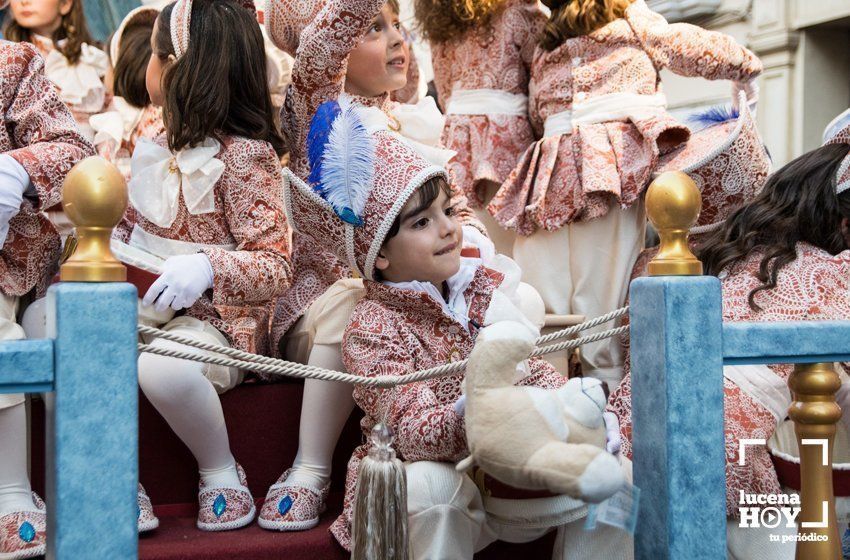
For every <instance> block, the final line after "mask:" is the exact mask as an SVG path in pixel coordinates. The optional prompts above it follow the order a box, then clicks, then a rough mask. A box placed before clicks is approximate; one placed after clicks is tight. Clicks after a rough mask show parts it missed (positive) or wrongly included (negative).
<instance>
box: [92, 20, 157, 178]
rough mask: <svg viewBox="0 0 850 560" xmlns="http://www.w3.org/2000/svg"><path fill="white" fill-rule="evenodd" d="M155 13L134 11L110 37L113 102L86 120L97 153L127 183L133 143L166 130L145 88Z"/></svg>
mask: <svg viewBox="0 0 850 560" xmlns="http://www.w3.org/2000/svg"><path fill="white" fill-rule="evenodd" d="M158 14H159V10H156V9H155V8H149V7H140V8H136V9H135V10H132V11H131V12H130V13H128V14H127V15H126V16H125V17H124V19H123V21H122V22H121V25H119V26H118V29H117V30H116V31H115V33H114V34H113V35H112V40H111V41H110V43H109V57H110V59H111V62H112V72H111V79H112V93H113V97H112V102H111V103H110V104H109V109H108V110H107V111H106V112H104V113H100V114H98V115H93V116H92V117H91V119H90V121H89V122H90V124H91V126H92V128H93V129H94V131H95V137H94V144H95V148H96V149H97V152H98V154H100V155H102V156H103V157H105V158H106V159H108V160H109V161H111V162H112V163H114V164H115V165H117V166H118V168H119V169H120V170H121V172H122V173H123V174H124V177H125V178H126V179H127V180H129V179H130V158H131V157H132V155H133V150H134V149H135V148H136V142H137V141H138V140H139V139H140V138H147V139H148V140H153V139H154V138H156V137H157V136H159V135H160V134H162V133H163V132H164V131H165V129H164V125H163V124H162V107H157V106H156V105H154V104H153V103H151V99H150V95H148V90H147V87H146V86H145V74H146V73H147V63H148V61H149V60H150V56H151V40H150V39H151V33H152V31H153V24H154V21H156V17H157V15H158Z"/></svg>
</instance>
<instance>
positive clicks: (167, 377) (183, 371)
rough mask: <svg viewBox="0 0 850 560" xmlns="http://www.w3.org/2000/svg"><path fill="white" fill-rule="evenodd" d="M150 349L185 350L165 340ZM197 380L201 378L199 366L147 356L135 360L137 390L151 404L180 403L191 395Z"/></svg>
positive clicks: (169, 358)
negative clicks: (172, 401)
mask: <svg viewBox="0 0 850 560" xmlns="http://www.w3.org/2000/svg"><path fill="white" fill-rule="evenodd" d="M151 346H154V347H157V348H164V349H169V350H177V351H182V350H185V347H183V346H181V345H179V344H177V343H176V342H170V341H167V340H155V341H154V342H153V343H152V344H151ZM197 377H203V364H201V363H200V362H191V361H189V360H181V359H178V358H171V357H167V356H160V355H158V354H149V353H147V352H145V353H142V354H141V355H140V356H139V387H141V388H142V391H143V392H144V393H145V395H146V396H147V397H148V398H149V399H151V400H154V399H155V400H161V399H167V400H174V401H180V400H184V399H185V398H186V397H188V396H189V394H190V393H191V392H192V387H193V382H194V381H195V378H197Z"/></svg>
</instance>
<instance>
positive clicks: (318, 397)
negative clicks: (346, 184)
mask: <svg viewBox="0 0 850 560" xmlns="http://www.w3.org/2000/svg"><path fill="white" fill-rule="evenodd" d="M322 4H323V7H322V8H321V9H320V10H318V13H317V15H316V16H315V17H313V18H309V15H306V16H304V17H307V18H309V21H310V22H311V23H310V24H309V25H307V27H306V28H305V29H304V30H303V32H302V33H301V34H300V40H299V41H298V45H297V54H296V57H295V65H294V67H293V72H292V85H291V87H290V89H289V92H288V94H287V101H286V104H285V105H284V108H283V110H282V111H281V121H282V128H283V129H284V130H285V131H288V135H289V137H290V138H289V139H290V155H291V160H290V168H291V169H292V171H293V173H294V174H295V175H296V176H297V177H300V178H302V179H306V178H307V176H308V174H309V171H310V168H309V165H308V157H307V155H308V152H307V134H308V128H309V123H310V120H311V118H312V117H313V115H314V114H315V112H316V110H317V109H318V107H319V105H321V104H322V103H323V102H325V101H328V100H334V99H338V98H348V99H356V100H358V102H359V103H361V104H362V105H363V106H364V109H363V116H364V118H365V119H367V121H368V122H367V124H366V126H368V127H369V128H370V129H374V130H386V131H388V132H389V133H391V134H393V135H395V136H397V137H398V138H399V139H401V140H402V141H403V142H404V143H406V144H407V145H408V146H412V147H414V149H415V150H416V151H417V153H420V154H424V155H425V157H426V158H428V159H429V160H430V161H432V162H436V163H437V164H438V165H445V163H446V162H447V161H448V160H449V159H450V157H451V155H452V153H451V152H449V151H447V150H444V149H442V148H441V147H440V146H439V136H440V131H441V130H442V120H441V116H440V114H439V111H438V109H437V108H436V106H435V105H434V103H433V100H431V99H430V98H429V99H428V100H424V101H423V102H421V103H420V104H419V105H416V106H414V105H403V104H398V103H395V102H393V101H391V99H390V92H393V91H396V90H398V89H401V88H403V87H404V86H405V85H406V83H407V71H408V63H409V58H408V54H407V52H408V51H407V47H406V46H405V44H404V38H403V36H402V33H401V30H400V24H399V22H398V5H397V3H396V2H395V0H390V1H389V2H386V0H331V1H327V2H322ZM307 8H308V6H305V4H304V3H303V2H302V1H301V0H297V1H276V2H271V3H269V5H268V6H267V8H266V13H265V15H266V22H267V25H268V29H269V31H270V33H271V35H272V38H273V39H274V40H275V42H276V44H278V45H279V46H281V48H284V50H286V48H292V46H293V45H292V43H293V34H292V33H291V29H292V24H291V22H292V21H293V20H292V17H291V16H292V14H290V11H292V12H293V14H299V13H305V14H309V13H311V12H309V10H307ZM287 14H289V15H287ZM287 45H289V47H287ZM429 102H430V104H429ZM454 198H455V203H456V206H457V209H458V216H459V219H460V220H461V221H462V222H464V223H467V224H469V225H468V227H467V228H466V229H467V230H470V231H472V230H475V228H476V227H477V228H479V229H478V230H475V231H476V233H477V234H478V238H481V239H482V241H481V243H482V245H487V243H488V242H489V240H486V238H485V237H484V235H483V227H482V226H481V225H480V223H478V222H477V220H476V219H475V217H474V215H473V214H472V212H471V211H470V210H469V209H468V208H467V207H466V200H465V197H463V195H462V193H459V192H458V193H457V194H456V195H455V197H454ZM305 233H306V234H310V235H311V236H312V232H310V231H304V232H302V231H297V230H296V232H295V234H294V237H293V250H294V255H293V263H294V268H295V277H294V278H293V283H292V287H291V288H290V289H289V290H288V291H287V293H286V294H285V295H284V296H283V297H282V298H280V300H279V301H278V303H277V307H276V310H275V317H274V321H273V324H272V345H273V348H272V349H273V350H275V349H276V350H279V352H280V353H281V354H283V355H285V356H286V358H287V359H289V360H292V361H295V362H300V363H309V364H311V365H317V366H321V367H325V368H328V369H334V370H342V369H343V368H344V367H345V366H344V364H343V362H342V358H341V350H340V344H341V342H342V335H343V330H344V328H345V325H346V323H347V322H348V317H349V315H350V313H351V310H352V309H353V307H354V305H355V304H356V303H357V301H358V300H359V299H360V297H362V295H363V285H362V281H361V280H360V279H359V278H353V277H352V271H351V269H350V268H349V266H348V264H347V263H346V262H344V261H340V260H339V259H338V258H337V256H336V255H335V254H334V253H333V252H331V251H329V250H328V249H327V247H325V246H324V245H323V244H318V243H316V241H315V240H314V239H313V238H312V237H310V236H307V235H305ZM474 235H475V233H472V232H470V233H469V236H470V237H472V236H474ZM490 247H492V244H490ZM491 251H492V249H491ZM351 391H352V388H351V387H350V386H349V385H347V384H343V383H334V382H325V381H318V380H306V381H305V388H304V398H303V401H302V408H301V411H302V412H301V424H300V431H299V436H300V437H299V450H298V455H297V456H296V459H295V463H294V465H293V468H292V469H290V470H287V471H286V472H284V473H283V475H282V476H281V477H280V479H279V480H278V481H277V483H275V484H274V485H272V487H271V488H270V489H269V493H268V495H267V497H266V504H267V505H266V506H265V507H264V508H263V510H262V511H261V513H260V519H259V524H260V526H261V527H264V528H266V529H275V530H301V529H309V528H310V527H313V526H315V525H316V524H317V523H318V518H319V512H320V511H321V510H322V508H323V507H324V502H325V498H326V496H327V491H328V487H329V482H330V472H331V458H332V454H333V450H334V447H335V446H336V442H337V439H338V438H339V434H340V432H341V430H342V427H343V426H344V424H345V421H346V420H347V419H348V416H349V415H350V413H351V411H352V410H353V408H354V401H353V400H352V398H351ZM287 495H290V496H291V497H292V499H293V500H294V501H295V505H293V506H292V507H291V508H286V509H278V507H277V505H276V504H278V503H279V502H280V500H281V499H282V497H283V496H287Z"/></svg>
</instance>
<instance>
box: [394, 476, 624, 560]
mask: <svg viewBox="0 0 850 560" xmlns="http://www.w3.org/2000/svg"><path fill="white" fill-rule="evenodd" d="M405 470H406V473H407V508H408V527H409V531H410V546H411V554H412V558H413V560H472V556H473V554H475V553H476V552H478V551H480V550H483V549H484V548H485V547H487V546H488V545H490V544H491V543H493V542H495V541H497V540H501V541H506V542H511V543H524V542H531V541H534V540H537V539H538V538H540V537H542V536H543V535H545V534H546V533H548V532H549V531H551V530H553V529H556V528H557V530H558V533H559V534H558V537H557V540H556V546H555V549H554V552H553V555H552V559H553V560H579V559H581V560H600V559H605V560H620V559H623V560H626V559H630V558H632V548H633V546H632V540H631V538H630V537H629V536H628V535H627V534H626V533H625V532H623V531H620V530H618V529H614V528H603V529H601V530H600V529H597V530H595V531H584V528H583V527H584V517H585V516H586V514H587V509H586V508H585V507H584V504H583V503H582V502H579V501H577V500H573V499H571V498H567V497H566V496H559V497H556V498H541V499H535V500H501V499H493V498H487V499H483V498H482V496H481V493H480V492H479V490H478V487H477V486H476V485H475V483H474V482H473V481H472V479H471V478H469V476H467V475H466V474H463V473H459V472H457V471H456V470H455V468H454V465H452V464H450V463H438V462H431V461H419V462H415V463H407V464H406V465H405ZM598 554H604V555H602V556H600V555H598Z"/></svg>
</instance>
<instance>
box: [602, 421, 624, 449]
mask: <svg viewBox="0 0 850 560" xmlns="http://www.w3.org/2000/svg"><path fill="white" fill-rule="evenodd" d="M602 419H603V420H604V421H605V435H606V436H608V443H607V444H606V445H605V449H607V450H608V453H610V454H612V455H616V454H617V453H619V452H620V444H621V443H622V442H621V440H620V419H619V418H617V415H616V414H614V413H613V412H603V413H602Z"/></svg>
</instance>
